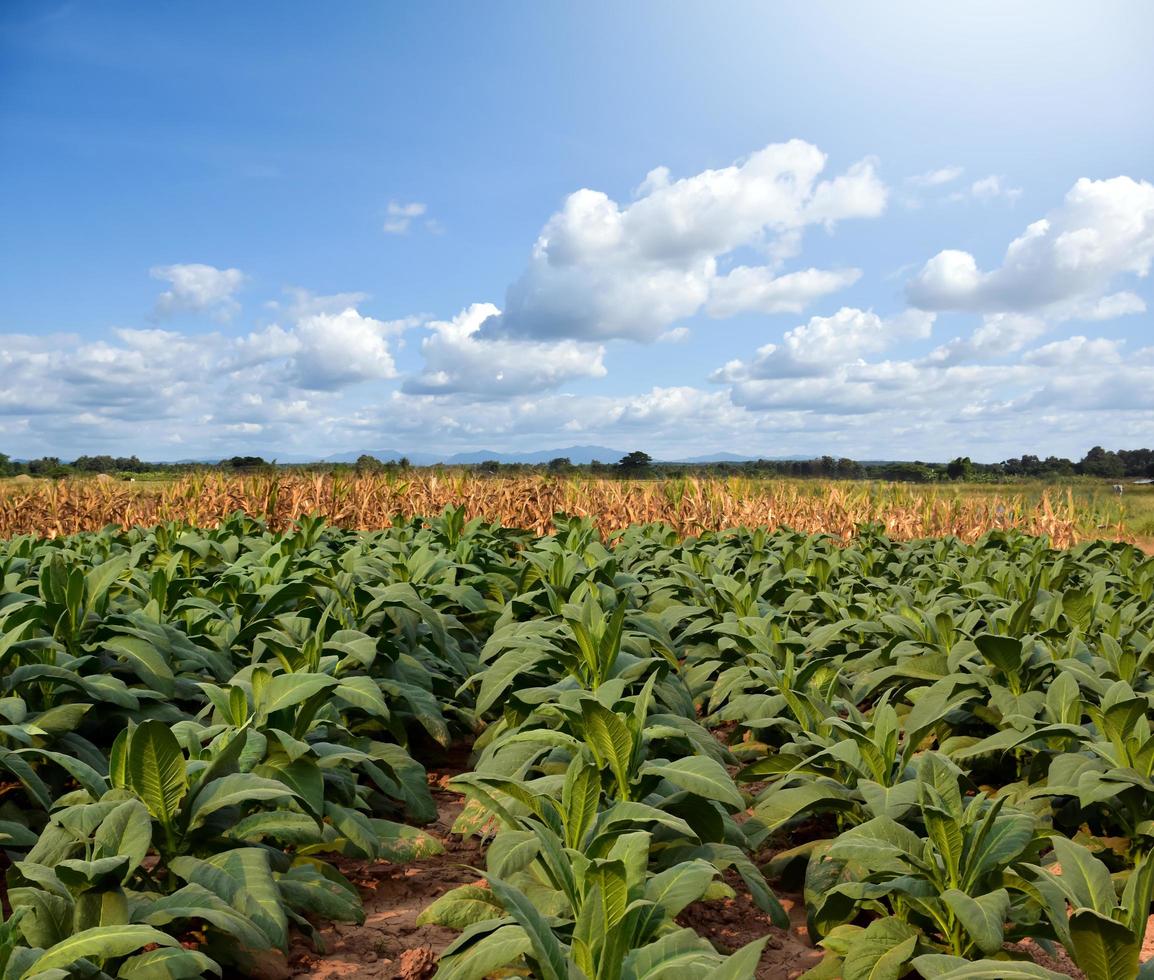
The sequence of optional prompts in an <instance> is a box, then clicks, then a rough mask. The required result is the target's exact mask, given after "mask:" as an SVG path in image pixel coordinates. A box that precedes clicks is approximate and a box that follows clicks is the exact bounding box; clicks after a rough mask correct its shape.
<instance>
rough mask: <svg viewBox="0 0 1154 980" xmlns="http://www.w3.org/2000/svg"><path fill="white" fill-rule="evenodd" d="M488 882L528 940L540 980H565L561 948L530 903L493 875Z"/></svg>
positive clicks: (566, 969)
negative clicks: (539, 972) (539, 973)
mask: <svg viewBox="0 0 1154 980" xmlns="http://www.w3.org/2000/svg"><path fill="white" fill-rule="evenodd" d="M488 882H489V887H490V888H492V889H493V892H494V893H495V894H496V896H497V898H498V899H499V900H500V902H501V904H502V905H504V906H505V909H506V911H507V912H508V913H509V914H510V915H511V916H513V917H514V918H515V919H516V920H517V922H518V924H519V925H520V926H521V928H522V929H524V930H525V934H526V935H527V936H528V937H529V940H530V942H531V943H532V948H533V955H534V957H535V959H536V960H537V965H538V967H539V969H540V971H541V980H567V978H568V976H569V968H568V967H567V966H566V957H565V949H564V947H563V946H562V945H561V943H560V941H559V940H558V939H557V937H556V936H554V935H553V930H552V929H550V928H549V925H548V923H547V922H546V921H545V919H544V917H543V916H542V915H541V913H540V912H538V911H537V908H536V907H535V906H534V905H533V903H532V902H531V901H530V900H529V899H528V898H527V897H526V896H525V895H524V893H522V892H521V891H519V890H518V889H516V888H514V887H513V886H511V885H509V884H507V883H506V882H504V881H502V880H501V879H500V878H498V877H496V876H495V875H489V876H488Z"/></svg>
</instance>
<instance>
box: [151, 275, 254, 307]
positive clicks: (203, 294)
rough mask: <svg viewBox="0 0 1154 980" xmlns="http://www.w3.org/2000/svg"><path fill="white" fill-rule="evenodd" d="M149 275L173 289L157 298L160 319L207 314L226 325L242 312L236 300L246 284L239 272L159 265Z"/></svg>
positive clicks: (167, 290)
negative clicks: (180, 315) (189, 314)
mask: <svg viewBox="0 0 1154 980" xmlns="http://www.w3.org/2000/svg"><path fill="white" fill-rule="evenodd" d="M149 275H151V276H152V278H153V279H161V280H164V281H167V282H168V283H170V288H169V289H166V290H165V291H164V292H163V293H161V294H160V296H159V297H157V300H156V308H155V311H154V312H155V315H156V316H158V317H161V318H163V317H169V316H172V315H173V314H175V313H208V314H210V315H211V316H212V317H213V318H214V319H217V320H222V321H223V320H229V319H231V318H232V317H233V316H234V315H235V314H236V312H237V311H238V310H239V309H240V304H239V303H237V301H236V299H235V298H234V297H235V296H236V294H237V292H238V291H239V290H240V287H241V286H242V285H243V284H244V280H245V276H244V273H243V272H241V271H240V269H218V268H216V267H215V266H211V265H200V264H198V263H188V264H183V265H157V266H153V267H152V268H151V269H150V270H149Z"/></svg>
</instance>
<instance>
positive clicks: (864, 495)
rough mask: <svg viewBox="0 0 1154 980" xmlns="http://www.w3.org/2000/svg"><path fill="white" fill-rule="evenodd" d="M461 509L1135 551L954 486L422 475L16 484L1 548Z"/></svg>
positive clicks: (1083, 523) (342, 522) (1024, 504)
mask: <svg viewBox="0 0 1154 980" xmlns="http://www.w3.org/2000/svg"><path fill="white" fill-rule="evenodd" d="M447 506H454V507H455V506H464V508H465V511H466V514H467V516H468V517H470V518H472V517H483V518H485V519H487V520H493V521H499V522H500V523H502V524H504V525H506V526H512V527H520V528H526V529H530V530H533V531H535V532H538V533H545V532H547V531H549V530H550V529H551V528H552V523H553V520H552V519H553V515H554V514H558V513H563V514H569V515H580V516H592V517H593V518H595V520H596V521H597V523H598V524H599V525H600V527H601V529H602V530H603V531H604V532H612V531H616V530H619V529H621V528H624V527H626V526H628V525H629V524H632V523H636V522H646V521H660V522H664V523H666V524H669V525H670V526H672V527H674V528H676V529H677V530H678V531H679V532H681V533H683V534H694V533H697V532H700V531H704V530H718V529H722V528H726V527H735V526H757V525H766V526H769V527H779V526H787V527H791V528H794V529H796V530H799V531H805V532H810V533H827V534H832V535H835V536H837V537H839V538H842V539H848V538H850V537H852V536H853V534H854V531H855V529H856V528H857V527H858V526H860V525H861V524H864V523H872V522H878V523H880V524H883V525H884V526H885V528H886V531H887V533H888V534H889V535H890V536H891V537H893V538H896V539H903V540H904V539H910V538H919V537H933V536H940V535H950V534H952V535H957V536H958V537H959V538H962V539H963V540H966V541H972V540H974V539H975V538H977V537H979V536H980V535H981V534H983V533H984V532H986V531H988V530H991V529H1009V528H1016V529H1019V530H1022V531H1025V532H1027V533H1029V534H1035V535H1047V536H1049V538H1050V539H1051V541H1052V543H1053V544H1054V545H1056V546H1059V547H1064V546H1067V545H1070V544H1073V543H1074V542H1076V541H1078V540H1082V539H1085V538H1090V537H1106V538H1120V539H1127V538H1128V536H1127V533H1126V528H1125V527H1124V526H1123V525H1122V524H1121V523H1120V522H1117V523H1107V524H1103V523H1101V521H1098V522H1095V520H1093V519H1088V515H1086V514H1085V513H1084V512H1081V511H1080V510H1079V508H1078V507H1077V506H1076V504H1075V502H1074V497H1073V495H1072V494H1070V493H1065V494H1057V495H1055V496H1054V497H1053V498H1052V497H1051V496H1050V495H1049V494H1046V493H1043V494H1042V495H1041V496H1040V497H1039V498H1035V499H1034V500H1030V499H1028V498H1027V497H1025V496H1023V495H997V494H993V493H991V494H990V495H988V496H986V495H982V496H973V495H967V496H964V497H963V496H961V495H959V494H957V493H955V492H952V491H951V490H950V489H948V488H924V487H911V486H906V485H890V484H872V485H871V484H866V483H827V484H815V483H805V482H801V481H783V480H751V479H741V478H730V479H676V480H674V479H670V480H651V481H622V480H599V479H581V478H572V477H570V478H560V479H553V478H548V477H517V478H507V479H500V478H491V477H484V478H482V477H476V476H473V475H469V474H454V473H449V474H445V473H437V472H424V471H418V472H414V473H411V474H407V475H403V476H394V475H372V476H367V475H366V476H341V475H327V476H303V475H299V474H295V475H293V474H290V475H285V474H277V475H275V476H265V475H261V476H251V477H227V476H219V475H197V476H190V477H186V478H183V479H181V480H178V481H175V482H172V483H165V484H156V485H147V486H141V485H126V484H121V483H111V482H100V481H79V480H62V481H60V482H56V483H36V484H30V483H29V484H9V485H8V486H7V488H6V492H3V493H0V537H9V536H12V535H17V534H36V535H43V536H48V537H56V536H60V535H65V534H74V533H76V532H79V531H90V530H98V529H100V528H102V527H105V526H107V525H120V526H123V527H131V526H133V525H138V526H139V525H153V524H158V523H164V522H167V521H187V522H190V523H193V524H196V525H199V526H202V527H213V526H216V525H217V524H219V523H220V522H221V521H222V520H224V519H225V518H226V517H227V516H228V515H229V514H232V513H235V512H237V511H243V512H245V513H247V514H249V515H252V516H254V517H259V518H261V519H263V520H265V521H267V522H268V524H269V526H270V527H271V528H272V529H274V530H277V529H282V528H285V527H287V526H289V525H290V524H291V523H292V522H293V521H294V520H296V519H297V518H298V517H301V516H303V515H308V514H315V515H320V516H322V517H324V518H325V519H326V520H327V521H329V522H330V523H333V524H337V525H339V526H341V527H347V528H355V529H373V528H381V527H387V526H389V525H390V524H392V523H393V521H394V520H396V519H408V518H411V517H413V516H429V515H434V514H438V513H440V512H441V511H442V510H443V509H444V508H445V507H447Z"/></svg>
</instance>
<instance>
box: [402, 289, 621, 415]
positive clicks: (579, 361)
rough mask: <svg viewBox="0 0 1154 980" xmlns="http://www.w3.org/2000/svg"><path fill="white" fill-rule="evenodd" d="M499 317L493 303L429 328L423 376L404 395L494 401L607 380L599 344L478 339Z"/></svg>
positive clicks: (413, 379)
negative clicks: (464, 396) (576, 381)
mask: <svg viewBox="0 0 1154 980" xmlns="http://www.w3.org/2000/svg"><path fill="white" fill-rule="evenodd" d="M499 313H500V310H498V309H497V307H496V306H494V305H493V304H492V303H475V304H473V305H472V306H470V307H469V308H468V309H466V310H462V311H461V313H459V314H458V315H457V316H456V317H454V318H453V319H452V320H447V321H435V322H432V323H429V324H427V326H428V328H429V330H430V331H431V333H430V335H429V336H428V337H426V338H425V339H424V340H423V341H422V342H421V353H422V354H423V355H424V360H425V365H424V370H423V371H422V372H421V373H420V374H419V375H416V376H415V377H411V378H408V379H407V380H406V381H405V384H404V390H405V391H407V392H411V393H414V394H438V395H444V394H456V393H460V392H470V393H472V394H474V395H479V396H483V397H491V398H495V397H505V396H509V395H517V394H525V393H528V392H534V391H541V390H544V389H548V388H556V387H557V386H558V385H560V384H562V383H563V382H565V381H570V380H573V379H574V378H601V377H604V376H605V373H606V372H605V364H604V357H605V348H604V347H603V346H600V345H597V344H585V343H579V342H577V341H573V340H561V341H551V342H543V341H531V340H517V339H503V338H497V339H481V338H479V336H478V333H479V331H480V329H481V325H482V324H483V323H484V322H485V321H486V320H488V319H489V318H490V317H494V316H497V315H498V314H499Z"/></svg>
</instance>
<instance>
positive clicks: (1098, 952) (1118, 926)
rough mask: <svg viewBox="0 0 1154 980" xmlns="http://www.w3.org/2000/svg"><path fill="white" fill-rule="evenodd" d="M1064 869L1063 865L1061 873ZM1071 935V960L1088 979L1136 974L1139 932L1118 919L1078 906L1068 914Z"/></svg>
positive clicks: (1120, 979) (1127, 979) (1123, 979)
mask: <svg viewBox="0 0 1154 980" xmlns="http://www.w3.org/2000/svg"><path fill="white" fill-rule="evenodd" d="M1065 870H1066V869H1065V867H1064V866H1063V868H1062V872H1063V875H1064V874H1065ZM1070 937H1071V940H1072V942H1073V945H1074V949H1073V953H1074V962H1075V963H1077V964H1078V968H1079V969H1080V970H1082V971H1083V972H1084V973H1085V974H1086V977H1087V980H1132V978H1133V977H1134V976H1136V975H1137V973H1138V956H1139V954H1140V953H1141V951H1142V936H1140V935H1139V936H1136V935H1134V933H1132V932H1131V931H1130V930H1129V929H1128V928H1127V927H1126V926H1124V925H1123V924H1122V923H1121V922H1115V921H1114V920H1113V919H1111V918H1109V917H1107V916H1105V915H1102V914H1100V913H1098V912H1095V911H1094V910H1093V909H1079V910H1078V911H1076V912H1075V913H1074V914H1073V915H1072V916H1070Z"/></svg>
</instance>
